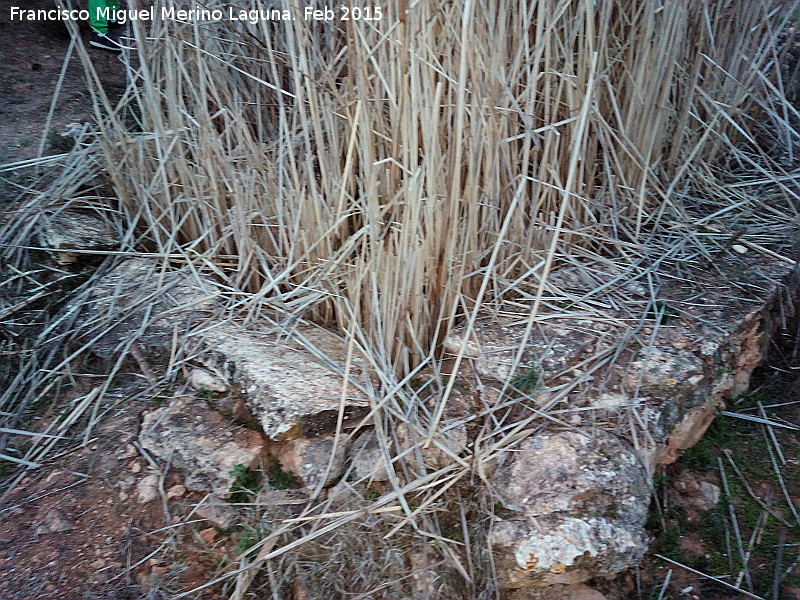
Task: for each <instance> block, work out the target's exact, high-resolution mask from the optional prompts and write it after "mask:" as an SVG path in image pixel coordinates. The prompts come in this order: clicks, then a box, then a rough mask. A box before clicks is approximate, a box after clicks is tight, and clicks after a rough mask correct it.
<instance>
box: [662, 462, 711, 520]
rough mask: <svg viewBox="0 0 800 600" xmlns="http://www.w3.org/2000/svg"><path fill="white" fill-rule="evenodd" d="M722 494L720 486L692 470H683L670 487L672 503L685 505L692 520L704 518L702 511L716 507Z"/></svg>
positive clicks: (688, 516) (689, 518)
mask: <svg viewBox="0 0 800 600" xmlns="http://www.w3.org/2000/svg"><path fill="white" fill-rule="evenodd" d="M720 495H721V492H720V489H719V487H718V486H716V485H714V484H713V483H711V482H709V481H703V480H702V479H700V478H699V477H697V476H696V475H694V474H693V473H692V472H691V471H683V472H681V474H680V475H678V477H677V479H675V480H674V481H673V482H672V485H671V486H670V489H669V501H670V503H671V504H674V505H677V506H682V507H684V508H685V509H686V512H687V518H688V520H690V521H697V520H699V519H702V518H703V517H702V514H701V513H703V512H705V511H708V510H711V509H712V508H714V507H715V506H716V505H717V502H719V499H720Z"/></svg>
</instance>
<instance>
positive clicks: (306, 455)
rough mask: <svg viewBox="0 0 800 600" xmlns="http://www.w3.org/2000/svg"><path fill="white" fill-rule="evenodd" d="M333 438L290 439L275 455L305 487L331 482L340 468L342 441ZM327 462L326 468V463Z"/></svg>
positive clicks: (343, 443) (339, 471) (342, 456)
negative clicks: (337, 441) (336, 441)
mask: <svg viewBox="0 0 800 600" xmlns="http://www.w3.org/2000/svg"><path fill="white" fill-rule="evenodd" d="M334 442H335V438H332V437H329V438H318V439H305V438H301V439H294V440H291V441H290V442H288V443H287V444H286V445H285V446H283V448H281V449H280V451H279V454H278V458H279V460H280V462H281V465H283V468H284V469H286V470H287V471H290V472H291V473H292V474H293V475H295V476H296V477H298V478H299V479H300V480H301V481H302V482H303V485H305V486H306V487H310V488H313V487H316V486H317V485H318V484H319V483H320V481H321V482H322V486H323V487H327V486H328V485H330V484H332V483H333V482H334V481H336V479H337V478H338V477H339V475H341V474H342V471H343V470H344V457H345V451H346V447H345V446H346V445H345V442H344V440H343V439H340V440H339V443H338V444H335V446H336V449H335V451H334ZM329 463H330V470H328V465H329Z"/></svg>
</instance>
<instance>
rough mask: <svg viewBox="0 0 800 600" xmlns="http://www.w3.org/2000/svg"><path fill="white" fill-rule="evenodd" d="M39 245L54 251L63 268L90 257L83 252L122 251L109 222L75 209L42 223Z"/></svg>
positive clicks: (61, 211)
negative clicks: (119, 249) (118, 248)
mask: <svg viewBox="0 0 800 600" xmlns="http://www.w3.org/2000/svg"><path fill="white" fill-rule="evenodd" d="M36 242H37V243H38V244H39V245H40V246H41V247H43V248H47V249H48V250H50V252H51V253H52V254H53V256H54V257H55V259H56V262H58V263H59V264H62V265H67V264H72V263H75V262H78V261H79V260H80V259H81V258H85V257H87V256H89V255H88V254H84V253H83V252H81V251H86V250H110V249H113V248H117V247H119V238H118V237H117V236H116V235H115V234H114V232H113V231H112V229H111V227H110V225H109V222H108V221H107V220H105V219H101V218H100V217H98V216H97V215H96V214H93V213H91V212H87V211H79V210H75V209H72V208H67V209H63V210H59V211H58V212H55V213H53V214H52V215H48V216H45V217H42V218H41V219H40V220H39V223H38V231H37V239H36Z"/></svg>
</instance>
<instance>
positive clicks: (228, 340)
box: [81, 259, 369, 440]
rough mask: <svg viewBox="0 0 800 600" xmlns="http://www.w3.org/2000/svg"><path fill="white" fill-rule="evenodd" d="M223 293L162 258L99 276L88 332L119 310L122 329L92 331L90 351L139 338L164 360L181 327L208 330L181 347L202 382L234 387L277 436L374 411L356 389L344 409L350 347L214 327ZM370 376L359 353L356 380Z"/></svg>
mask: <svg viewBox="0 0 800 600" xmlns="http://www.w3.org/2000/svg"><path fill="white" fill-rule="evenodd" d="M216 295H217V292H216V289H215V287H214V285H213V284H212V283H211V282H210V281H208V280H205V279H203V278H197V277H194V276H191V275H190V274H188V273H185V272H183V271H164V272H162V270H161V264H160V263H159V262H157V261H148V260H145V259H131V260H127V261H125V262H123V263H122V264H121V265H119V266H118V267H116V268H115V269H114V270H112V271H111V272H110V273H108V274H107V275H106V276H105V277H103V278H101V279H100V280H99V282H98V284H97V285H96V287H95V290H94V292H93V295H92V299H91V301H90V303H89V306H87V307H86V309H85V310H84V311H82V314H83V315H86V316H85V317H83V321H82V322H81V323H82V325H84V326H86V325H88V324H89V319H91V318H96V317H97V316H98V315H103V314H117V315H118V317H117V322H116V325H115V326H114V327H113V328H112V329H111V330H110V331H107V332H106V333H105V334H103V335H101V336H99V337H98V334H100V333H102V332H101V331H100V330H87V331H86V335H85V338H86V339H87V341H88V340H92V339H93V338H96V337H98V339H94V340H93V341H92V343H91V348H92V350H93V351H94V352H95V353H96V354H98V355H100V356H111V355H112V354H113V353H114V352H116V351H119V350H120V349H122V348H123V347H125V346H126V343H128V344H129V343H131V342H132V341H134V340H135V341H136V343H137V344H138V346H137V347H139V348H140V349H141V351H142V353H144V354H150V355H156V356H163V355H164V354H165V353H168V352H170V350H171V349H172V346H173V340H174V335H175V333H176V331H177V334H178V339H179V340H180V341H181V342H182V343H184V342H183V340H184V337H185V336H184V334H187V333H189V332H192V329H193V327H195V328H196V326H198V325H200V324H203V325H204V326H203V327H202V328H200V329H199V331H195V332H192V333H191V335H189V337H188V340H186V342H185V344H186V346H187V347H186V348H185V349H184V353H185V354H188V355H192V356H195V358H196V360H197V361H199V362H200V363H202V364H203V366H204V367H205V368H206V369H207V370H208V372H209V374H210V375H211V376H212V377H213V378H214V381H213V382H211V381H209V382H206V383H202V382H201V383H200V384H199V385H200V386H201V387H205V389H209V390H210V391H223V390H222V388H223V386H228V385H230V386H236V387H237V388H238V391H239V394H240V396H241V397H242V399H243V400H244V401H245V402H246V404H247V405H248V407H249V409H250V411H251V413H252V416H253V418H254V419H255V421H257V422H258V423H259V424H260V425H261V426H262V427H263V429H264V432H265V433H266V434H267V436H269V437H270V438H272V439H274V440H289V439H293V438H297V437H309V438H310V437H318V436H322V435H326V434H329V433H332V432H333V431H335V430H336V422H337V418H338V414H339V410H340V405H341V404H343V410H344V423H345V426H347V425H349V424H350V423H351V422H352V421H356V420H359V419H360V418H361V417H363V416H364V415H365V414H366V413H367V411H368V410H369V403H368V402H367V400H366V398H365V395H364V394H363V393H361V392H360V391H359V389H358V388H357V387H356V386H355V385H352V383H350V384H348V386H347V387H346V390H345V398H344V402H343V403H342V400H341V396H342V388H343V366H344V364H345V359H346V356H347V347H346V345H345V343H344V342H343V340H342V339H341V338H340V337H339V336H337V335H335V334H334V333H332V332H330V331H328V330H326V329H323V328H320V327H315V326H311V325H305V324H301V325H298V326H297V327H296V328H294V330H292V331H291V332H289V334H287V332H286V331H284V330H281V329H278V328H261V329H257V328H247V329H246V328H243V327H237V326H234V325H231V324H227V323H226V324H222V323H219V322H217V323H214V324H213V326H211V324H212V323H213V317H214V315H215V314H216V304H215V297H216ZM206 323H208V325H209V326H205V324H206ZM364 372H365V371H364V368H363V359H361V358H360V357H359V356H358V355H356V356H355V357H354V360H353V364H352V369H351V371H350V380H351V382H352V381H359V380H362V379H363V377H364ZM198 377H201V376H200V375H199V374H193V379H192V381H190V383H191V384H193V385H195V384H197V378H198ZM202 378H203V379H204V380H205V379H207V378H206V377H205V376H204V375H203V376H202ZM217 379H218V380H219V381H217ZM209 385H210V386H212V387H213V389H212V387H209Z"/></svg>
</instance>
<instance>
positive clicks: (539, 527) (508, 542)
mask: <svg viewBox="0 0 800 600" xmlns="http://www.w3.org/2000/svg"><path fill="white" fill-rule="evenodd" d="M491 482H492V485H493V486H494V487H495V491H496V494H497V496H498V497H499V498H500V499H501V500H502V503H503V506H504V508H505V509H506V513H507V514H504V516H503V517H502V518H501V519H499V520H498V522H497V523H496V524H495V526H494V529H493V533H492V539H491V543H492V546H493V547H494V549H495V556H496V558H495V560H496V561H497V563H498V565H499V566H500V568H499V569H498V575H499V576H500V577H501V582H500V583H501V585H502V586H504V587H509V588H517V587H525V586H529V585H531V584H536V585H555V584H572V583H579V582H582V581H586V580H588V579H591V578H592V577H596V576H598V575H611V574H614V573H618V572H619V571H621V570H624V569H626V568H629V567H632V566H635V565H636V564H637V563H638V561H639V560H640V559H641V558H642V556H643V555H644V551H645V549H646V547H647V534H646V532H645V530H644V525H645V522H646V520H647V512H648V506H649V504H650V488H649V485H648V479H647V471H646V469H645V468H644V466H643V465H642V464H641V462H640V460H639V458H638V457H637V456H636V454H635V453H634V452H633V451H632V450H630V449H629V448H628V447H627V446H626V445H625V444H623V443H622V442H620V441H619V440H618V439H617V438H616V437H614V436H613V435H611V434H609V433H605V432H603V431H596V432H594V433H591V434H590V433H588V432H587V433H579V432H574V431H563V432H558V433H544V434H540V435H537V436H534V437H529V438H527V439H525V440H524V441H523V442H522V443H521V444H519V446H518V447H516V448H514V451H513V452H512V453H511V458H510V459H509V460H507V461H506V463H505V464H503V465H502V466H500V467H498V469H497V471H496V472H495V474H494V476H493V478H492V481H491Z"/></svg>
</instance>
